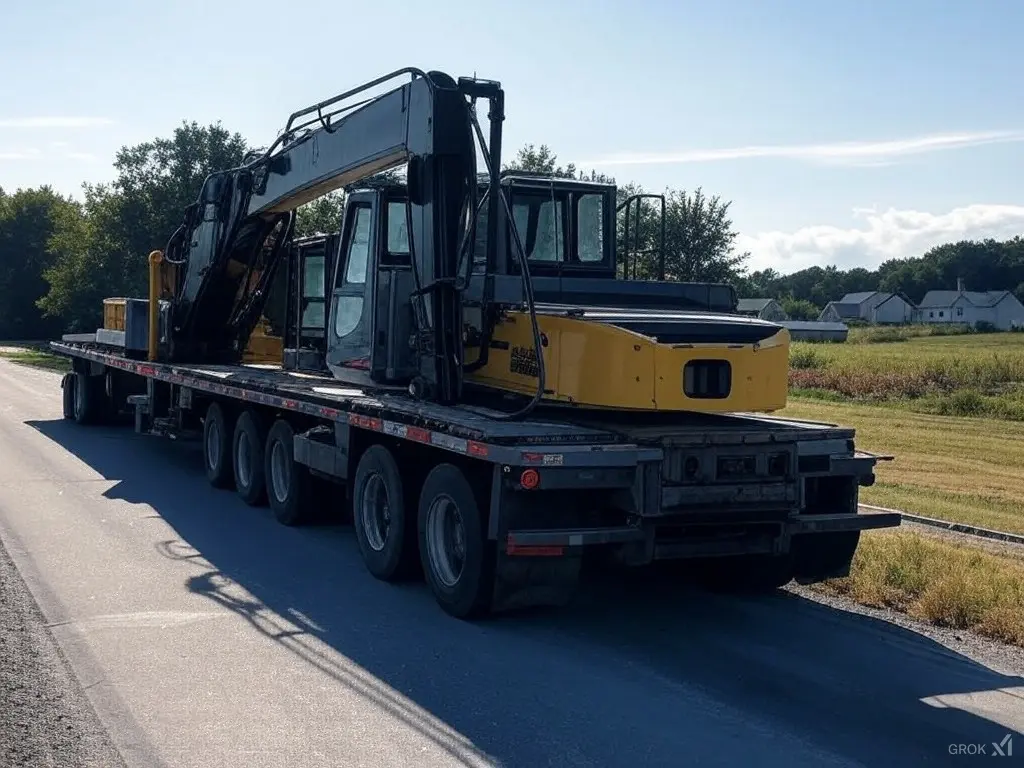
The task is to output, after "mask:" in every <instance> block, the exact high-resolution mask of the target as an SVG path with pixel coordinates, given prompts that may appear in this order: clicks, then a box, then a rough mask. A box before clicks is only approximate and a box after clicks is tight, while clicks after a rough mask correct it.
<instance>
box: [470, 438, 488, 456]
mask: <svg viewBox="0 0 1024 768" xmlns="http://www.w3.org/2000/svg"><path fill="white" fill-rule="evenodd" d="M466 451H467V452H468V453H469V455H470V456H486V455H487V453H488V451H487V446H486V445H484V444H483V443H477V442H474V441H472V440H470V441H469V442H468V443H467V444H466Z"/></svg>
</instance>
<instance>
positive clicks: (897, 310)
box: [870, 293, 917, 325]
mask: <svg viewBox="0 0 1024 768" xmlns="http://www.w3.org/2000/svg"><path fill="white" fill-rule="evenodd" d="M916 311H917V307H915V306H914V304H913V303H912V302H911V301H910V300H909V299H908V298H907V297H906V296H904V295H903V294H900V293H890V294H888V298H885V299H882V301H880V302H878V303H877V304H876V305H875V307H874V309H872V310H871V318H870V319H871V322H872V323H882V324H884V323H891V324H895V325H902V324H904V323H910V322H913V320H914V313H915V312H916Z"/></svg>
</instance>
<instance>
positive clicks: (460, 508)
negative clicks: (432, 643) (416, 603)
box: [417, 464, 495, 619]
mask: <svg viewBox="0 0 1024 768" xmlns="http://www.w3.org/2000/svg"><path fill="white" fill-rule="evenodd" d="M449 523H450V524H451V525H452V526H453V527H452V529H451V531H450V533H451V538H452V540H451V541H447V540H446V539H448V535H447V534H448V533H449V531H448V530H446V527H447V524H449ZM417 528H418V532H419V550H420V559H421V561H422V563H423V572H424V574H425V575H426V579H427V583H428V584H429V585H430V589H431V591H432V592H433V593H434V599H435V600H437V602H438V604H439V605H440V606H441V608H442V609H444V611H445V612H446V613H448V614H450V615H452V616H454V617H456V618H459V619H469V618H475V617H478V616H482V615H484V614H486V613H487V612H489V610H490V607H491V597H492V593H493V589H494V569H495V549H494V545H493V543H492V542H488V540H487V537H486V536H485V535H484V533H485V532H484V528H483V522H482V520H481V516H480V506H479V504H478V503H477V497H476V494H475V493H474V490H473V486H472V485H471V484H470V482H469V480H468V479H467V478H466V475H465V474H464V473H463V471H462V470H461V469H459V468H458V467H456V466H455V465H453V464H439V465H438V466H436V467H434V468H433V469H432V470H431V471H430V473H429V474H428V475H427V478H426V480H424V482H423V489H422V491H421V492H420V502H419V510H418V515H417ZM453 559H455V560H459V559H461V562H453Z"/></svg>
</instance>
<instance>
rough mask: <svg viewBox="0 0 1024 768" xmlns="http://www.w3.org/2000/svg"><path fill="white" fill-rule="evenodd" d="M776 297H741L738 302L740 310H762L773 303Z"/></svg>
mask: <svg viewBox="0 0 1024 768" xmlns="http://www.w3.org/2000/svg"><path fill="white" fill-rule="evenodd" d="M772 301H774V299H740V300H739V301H738V302H736V310H737V311H738V312H760V311H761V310H762V309H764V308H765V307H767V306H768V305H769V304H771V303H772Z"/></svg>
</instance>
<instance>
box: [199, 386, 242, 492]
mask: <svg viewBox="0 0 1024 768" xmlns="http://www.w3.org/2000/svg"><path fill="white" fill-rule="evenodd" d="M211 440H215V441H216V444H217V453H216V455H215V456H213V457H211V456H210V450H209V449H210V441H211ZM203 466H204V467H205V469H206V479H207V480H209V481H210V485H212V486H213V487H214V488H230V487H231V486H232V484H233V483H234V482H235V471H234V465H233V464H232V460H231V431H230V430H229V429H228V421H227V418H226V417H225V416H224V409H223V408H221V406H220V403H210V405H209V406H207V408H206V415H205V416H204V417H203Z"/></svg>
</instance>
